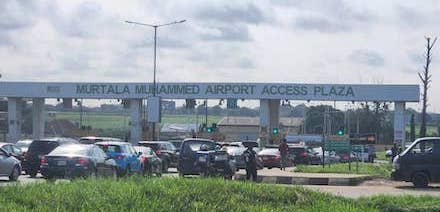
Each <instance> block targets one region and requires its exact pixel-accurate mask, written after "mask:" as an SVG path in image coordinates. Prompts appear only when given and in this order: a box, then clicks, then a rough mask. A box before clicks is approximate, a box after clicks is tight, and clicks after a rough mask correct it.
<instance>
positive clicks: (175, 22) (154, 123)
mask: <svg viewBox="0 0 440 212" xmlns="http://www.w3.org/2000/svg"><path fill="white" fill-rule="evenodd" d="M185 21H186V20H181V21H173V22H170V23H166V24H157V25H154V24H145V23H140V22H134V21H125V22H126V23H129V24H136V25H142V26H149V27H153V28H154V69H153V71H154V73H153V97H155V96H156V93H157V92H156V89H157V88H156V87H157V85H156V58H157V56H156V49H157V28H159V27H163V26H169V25H173V24H180V23H183V22H185ZM161 109H162V108H160V107H159V110H161ZM152 123H153V133H152V134H153V141H155V140H156V122H152Z"/></svg>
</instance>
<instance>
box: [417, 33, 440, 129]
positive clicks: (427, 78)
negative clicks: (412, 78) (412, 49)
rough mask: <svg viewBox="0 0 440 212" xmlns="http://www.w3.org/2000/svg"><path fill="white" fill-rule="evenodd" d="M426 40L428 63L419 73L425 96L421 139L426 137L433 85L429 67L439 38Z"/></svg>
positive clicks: (423, 96) (423, 95) (427, 38)
mask: <svg viewBox="0 0 440 212" xmlns="http://www.w3.org/2000/svg"><path fill="white" fill-rule="evenodd" d="M425 39H426V53H425V58H426V63H425V66H424V67H423V72H421V73H418V75H419V78H420V80H421V81H422V86H423V94H422V104H423V105H422V123H421V125H420V137H425V136H426V108H427V107H428V88H429V86H430V83H431V76H432V75H431V74H430V73H429V65H430V64H431V59H432V58H431V57H432V52H431V50H432V47H434V45H435V42H436V41H437V38H434V41H433V42H431V38H430V37H425Z"/></svg>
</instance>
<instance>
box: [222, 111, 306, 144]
mask: <svg viewBox="0 0 440 212" xmlns="http://www.w3.org/2000/svg"><path fill="white" fill-rule="evenodd" d="M303 123H304V119H303V118H296V117H280V129H279V132H280V133H282V134H284V135H287V134H298V133H299V132H300V131H301V127H302V125H303ZM217 127H218V129H219V132H220V133H222V134H224V135H225V136H226V141H238V140H257V139H258V137H259V133H260V117H244V116H228V117H224V118H223V119H222V120H220V121H219V122H218V124H217Z"/></svg>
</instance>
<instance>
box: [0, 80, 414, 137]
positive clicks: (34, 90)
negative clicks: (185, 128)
mask: <svg viewBox="0 0 440 212" xmlns="http://www.w3.org/2000/svg"><path fill="white" fill-rule="evenodd" d="M153 90H154V87H153V84H152V83H85V82H82V83H81V82H59V83H54V82H0V97H8V102H9V103H8V105H9V111H8V119H9V122H8V123H9V133H8V139H9V141H12V142H15V141H17V139H18V138H19V137H20V135H21V129H20V128H21V127H20V122H19V121H17V120H20V117H21V111H20V109H21V107H19V106H18V105H17V104H19V102H20V99H21V98H33V101H34V106H33V107H34V110H33V111H34V112H33V113H34V114H33V116H34V123H33V126H34V127H33V129H34V137H35V138H39V137H42V136H44V135H43V134H44V116H43V115H42V113H43V108H44V99H45V98H78V99H129V100H130V110H131V119H132V121H131V128H132V129H131V136H132V138H131V140H132V142H136V141H137V139H139V135H140V130H141V123H140V122H141V121H142V120H141V119H140V117H141V116H140V114H141V111H140V110H141V102H142V101H141V100H142V99H147V98H149V97H151V96H153ZM156 93H157V96H160V97H161V98H163V99H227V98H233V99H257V100H260V126H261V127H262V128H264V129H267V130H268V129H273V128H278V124H279V103H280V100H281V99H283V100H284V99H286V100H307V101H309V100H310V101H363V102H365V101H387V102H394V103H395V107H394V108H395V112H394V140H395V141H401V142H404V141H405V119H404V111H405V102H418V101H419V95H420V93H419V86H418V85H371V84H300V83H158V84H157V86H156ZM269 133H270V132H268V134H269Z"/></svg>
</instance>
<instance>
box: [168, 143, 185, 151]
mask: <svg viewBox="0 0 440 212" xmlns="http://www.w3.org/2000/svg"><path fill="white" fill-rule="evenodd" d="M168 142H171V143H172V144H173V145H174V147H176V151H177V152H179V150H180V146H182V140H168Z"/></svg>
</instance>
